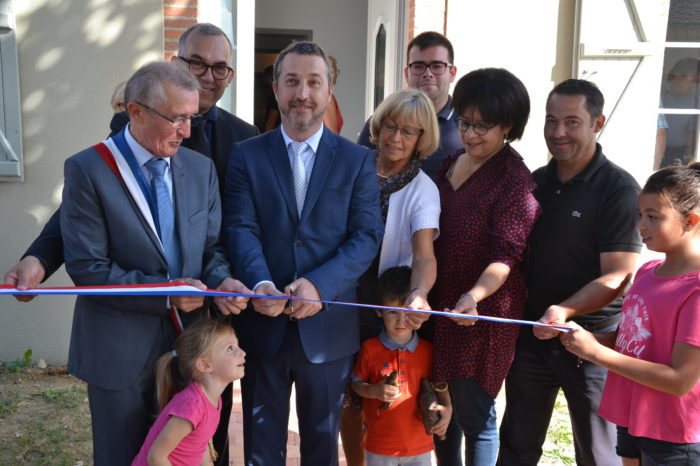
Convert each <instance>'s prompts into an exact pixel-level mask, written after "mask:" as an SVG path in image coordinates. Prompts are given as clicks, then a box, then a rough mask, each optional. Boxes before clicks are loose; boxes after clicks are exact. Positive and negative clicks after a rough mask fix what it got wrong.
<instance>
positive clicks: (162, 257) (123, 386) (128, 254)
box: [60, 62, 250, 465]
mask: <svg viewBox="0 0 700 466" xmlns="http://www.w3.org/2000/svg"><path fill="white" fill-rule="evenodd" d="M198 88H199V85H198V83H197V80H196V79H195V78H194V77H193V76H192V74H190V73H188V72H187V71H185V70H183V69H182V68H181V67H178V66H175V65H173V64H171V63H167V62H155V63H151V64H149V65H146V66H144V67H142V68H140V69H139V70H138V71H136V73H134V75H133V76H132V77H131V78H130V79H129V81H128V82H127V84H126V91H125V102H126V106H127V110H128V111H129V115H130V116H131V122H130V123H129V124H128V125H127V127H126V128H125V130H124V131H120V132H119V133H118V134H116V135H115V136H114V137H112V138H108V139H107V140H105V141H104V142H102V143H100V144H97V145H95V146H93V147H91V148H88V149H86V150H84V151H82V152H79V153H78V154H76V155H74V156H72V157H70V158H68V159H67V160H66V163H65V169H64V178H65V183H64V189H63V203H62V204H61V208H60V222H61V226H62V228H61V231H62V233H63V235H62V236H63V243H64V245H65V247H64V254H65V262H66V270H67V272H68V274H69V275H70V276H71V278H72V280H73V282H74V283H75V284H76V285H78V286H101V285H134V284H149V283H162V282H167V281H168V280H173V281H184V282H186V283H188V284H190V285H193V286H195V287H197V288H200V289H204V288H205V287H209V288H217V289H220V290H224V291H234V292H242V293H249V292H250V291H249V290H248V289H247V288H246V287H244V286H243V285H242V284H241V283H240V282H239V281H237V280H234V279H233V278H231V272H230V268H229V266H228V263H227V261H226V258H225V256H224V254H223V252H222V248H221V245H220V243H219V232H220V225H221V210H220V199H219V194H218V183H217V175H216V171H215V168H214V164H213V163H212V162H211V161H210V160H208V159H207V158H205V157H204V156H202V155H201V154H199V153H197V152H195V151H192V150H190V149H186V148H183V147H180V144H181V142H182V140H183V139H184V138H186V137H188V136H189V135H190V129H191V125H192V124H193V120H195V119H197V118H199V117H198V116H197V115H196V113H197V108H198V105H197V102H198V96H197V91H198ZM246 302H247V299H243V298H236V299H231V300H228V299H226V298H216V304H217V306H218V307H219V309H221V311H222V312H223V313H225V314H231V313H233V314H237V313H239V312H240V311H241V310H242V309H243V308H244V307H245V306H246ZM171 306H174V307H175V308H177V309H179V310H180V311H182V312H192V311H195V310H198V309H201V308H202V307H203V306H204V298H203V297H202V296H171V297H170V298H169V299H168V298H166V297H165V296H79V297H78V298H77V299H76V302H75V312H74V316H73V329H72V332H71V341H70V350H69V355H68V370H69V372H70V373H71V374H73V375H75V376H76V377H78V378H80V379H81V380H84V381H85V382H87V386H88V399H89V403H90V413H91V417H92V432H93V454H94V459H95V464H96V465H111V464H114V465H123V464H130V462H131V460H132V459H133V457H134V456H135V455H136V453H137V452H138V450H139V448H140V447H141V444H142V443H143V441H144V439H145V437H146V433H147V431H148V426H149V424H150V421H151V414H153V413H154V412H156V409H155V408H156V406H154V404H155V399H154V386H153V379H154V368H155V364H156V361H157V360H158V358H159V357H160V356H161V355H162V354H164V353H166V352H168V351H170V350H171V349H172V346H173V343H174V340H175V335H176V330H175V326H174V325H173V321H172V320H171V319H172V318H175V319H176V318H177V314H176V311H174V310H172V308H171Z"/></svg>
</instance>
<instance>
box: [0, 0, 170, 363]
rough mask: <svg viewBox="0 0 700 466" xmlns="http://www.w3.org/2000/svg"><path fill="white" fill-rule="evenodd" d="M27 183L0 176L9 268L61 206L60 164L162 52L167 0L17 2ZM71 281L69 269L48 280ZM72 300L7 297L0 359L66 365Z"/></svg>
mask: <svg viewBox="0 0 700 466" xmlns="http://www.w3.org/2000/svg"><path fill="white" fill-rule="evenodd" d="M14 4H15V13H16V15H17V17H16V20H17V41H18V57H19V67H20V69H19V75H20V87H21V90H20V92H21V102H22V125H23V144H24V173H25V176H24V182H22V183H7V182H0V199H2V202H1V203H0V215H1V216H2V219H3V220H2V225H3V226H2V240H3V241H2V245H1V246H0V269H1V270H2V272H1V273H2V274H4V272H5V271H6V270H7V269H8V268H9V267H10V266H11V265H13V264H14V263H15V262H16V261H17V260H18V259H19V257H20V256H21V254H22V253H23V251H24V250H25V249H26V248H27V246H28V245H29V244H30V242H31V241H32V239H33V238H34V237H35V236H36V235H37V234H38V233H39V231H40V230H41V227H42V226H43V225H44V223H45V222H46V220H47V219H48V218H49V217H50V216H51V214H52V213H53V211H54V210H55V209H56V207H57V206H58V205H59V203H60V199H61V189H62V178H63V176H62V173H63V161H64V160H65V159H66V158H67V157H69V156H70V155H72V154H73V153H75V152H77V151H79V150H81V149H84V148H85V147H87V146H90V145H92V144H94V143H96V142H99V141H100V140H102V139H103V138H104V137H105V136H106V135H107V133H108V132H109V128H108V126H109V119H110V118H111V115H112V110H111V108H110V106H109V99H110V96H111V93H112V90H113V88H114V85H115V84H116V83H117V82H119V81H121V80H124V79H126V78H128V77H129V75H130V74H131V73H132V72H133V71H134V70H135V69H136V68H137V67H138V66H139V65H141V64H143V63H145V62H147V61H151V60H156V59H159V58H162V56H163V16H162V3H161V1H160V0H109V1H107V0H73V1H53V0H22V1H15V2H14ZM46 284H47V285H49V286H67V285H70V284H71V282H70V279H69V278H68V276H67V275H66V274H65V272H64V271H63V269H61V271H60V272H59V273H57V274H56V275H55V276H53V277H52V278H51V279H50V280H49V281H48V282H47V283H46ZM72 303H73V298H72V297H41V298H37V299H35V300H34V301H32V302H31V303H28V304H22V303H18V302H16V301H15V300H14V299H13V298H10V297H0V360H2V361H6V360H11V359H16V358H18V357H20V356H21V354H22V353H23V352H24V351H25V350H26V349H27V348H32V350H33V352H34V356H35V358H44V359H45V360H46V361H47V362H49V363H65V362H66V360H67V355H68V339H69V336H70V326H71V320H72V314H73V312H72Z"/></svg>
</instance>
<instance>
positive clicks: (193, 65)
mask: <svg viewBox="0 0 700 466" xmlns="http://www.w3.org/2000/svg"><path fill="white" fill-rule="evenodd" d="M177 58H179V59H180V60H182V61H184V62H185V63H187V66H188V67H189V68H190V71H191V72H192V74H193V75H195V76H197V77H200V76H202V75H204V73H206V72H207V70H208V69H209V68H211V76H212V77H213V78H214V79H218V80H219V81H222V80H224V79H226V78H228V77H229V75H230V74H231V73H233V68H231V67H230V66H228V65H222V64H220V63H219V64H216V65H207V64H206V63H204V62H203V61H201V60H196V59H194V58H185V57H181V56H179V55H178V56H177Z"/></svg>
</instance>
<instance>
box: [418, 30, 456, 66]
mask: <svg viewBox="0 0 700 466" xmlns="http://www.w3.org/2000/svg"><path fill="white" fill-rule="evenodd" d="M413 47H418V50H425V49H429V48H431V47H445V48H446V49H447V58H448V59H449V60H450V63H448V65H454V61H455V51H454V49H453V48H452V43H451V42H450V41H449V39H447V37H445V36H443V35H442V34H440V33H439V32H435V31H426V32H422V33H420V34H418V35H417V36H416V37H414V38H413V39H412V40H411V42H409V43H408V47H407V48H406V63H408V62H409V61H410V60H411V55H410V54H411V49H412V48H413Z"/></svg>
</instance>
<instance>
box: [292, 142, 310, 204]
mask: <svg viewBox="0 0 700 466" xmlns="http://www.w3.org/2000/svg"><path fill="white" fill-rule="evenodd" d="M291 144H292V150H293V151H294V167H292V176H293V177H294V195H295V197H296V201H297V213H298V214H299V217H301V212H302V210H303V209H304V199H305V198H306V168H305V167H304V161H303V160H302V158H301V154H303V153H304V152H305V151H306V149H307V148H308V147H309V146H308V145H307V144H306V143H305V142H297V141H292V143H291Z"/></svg>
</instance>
